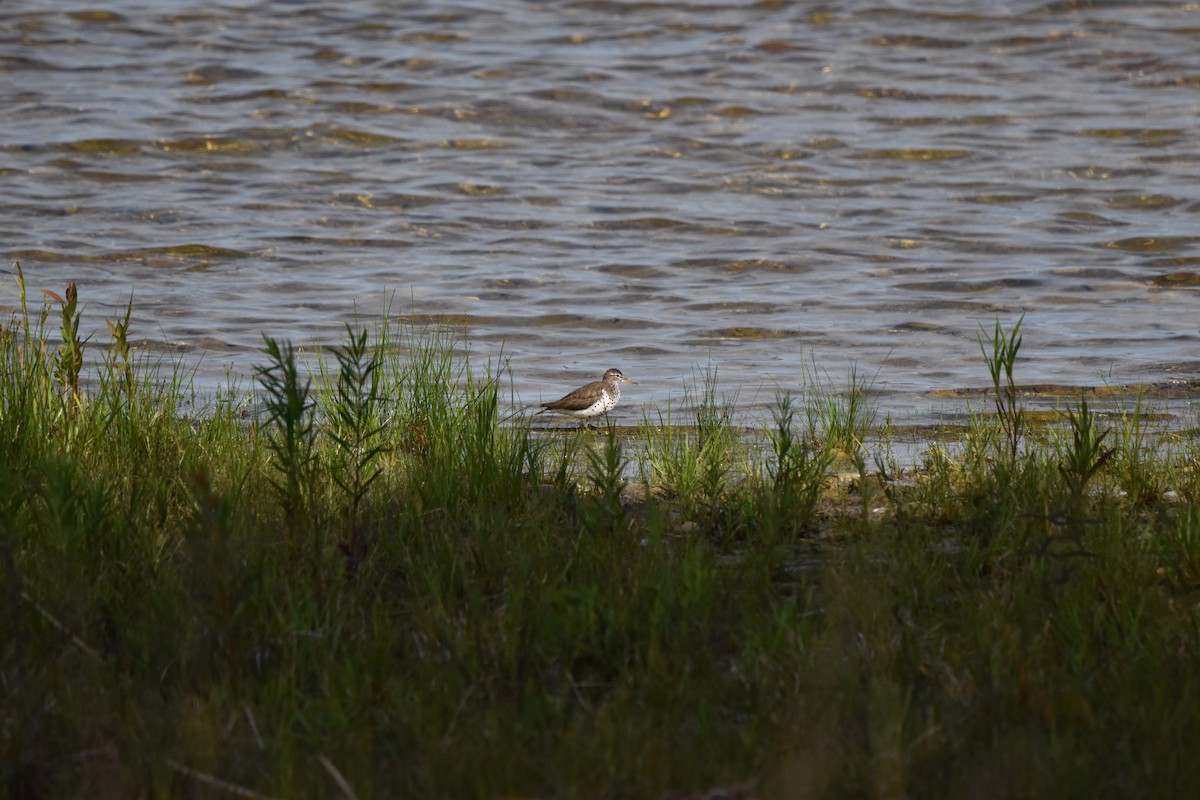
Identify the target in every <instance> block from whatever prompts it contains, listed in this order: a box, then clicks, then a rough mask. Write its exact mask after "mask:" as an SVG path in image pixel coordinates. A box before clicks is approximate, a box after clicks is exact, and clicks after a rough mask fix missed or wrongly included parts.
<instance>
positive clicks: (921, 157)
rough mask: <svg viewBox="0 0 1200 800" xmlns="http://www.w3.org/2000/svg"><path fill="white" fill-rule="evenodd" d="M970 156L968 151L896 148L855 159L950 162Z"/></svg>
mask: <svg viewBox="0 0 1200 800" xmlns="http://www.w3.org/2000/svg"><path fill="white" fill-rule="evenodd" d="M971 154H972V153H971V151H970V150H954V149H935V148H928V147H898V148H892V149H889V150H868V151H867V152H865V153H859V154H858V155H857V156H856V158H867V159H885V160H896V161H950V160H953V159H956V158H966V157H967V156H969V155H971Z"/></svg>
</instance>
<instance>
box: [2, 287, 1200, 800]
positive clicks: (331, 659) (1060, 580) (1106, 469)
mask: <svg viewBox="0 0 1200 800" xmlns="http://www.w3.org/2000/svg"><path fill="white" fill-rule="evenodd" d="M20 291H21V301H22V303H21V306H20V310H19V311H18V312H17V313H16V314H15V315H14V316H13V318H12V319H11V320H9V322H8V323H7V324H5V325H4V327H3V329H2V330H0V402H2V405H0V795H3V796H7V797H13V798H18V797H19V798H27V797H74V796H87V797H99V798H106V797H121V798H126V797H140V796H164V797H167V796H169V797H176V796H184V797H225V796H247V797H257V796H266V797H288V798H293V797H301V798H302V797H357V798H369V797H398V796H405V797H439V798H440V797H463V798H475V797H478V798H494V797H505V796H520V797H571V798H575V797H580V798H609V797H648V798H658V797H678V796H686V795H687V794H688V793H706V792H709V791H712V790H716V789H719V788H727V789H730V790H731V791H732V790H733V789H735V788H737V787H742V788H744V789H745V790H746V791H749V790H750V789H748V788H746V787H753V791H755V792H756V793H757V795H758V796H762V797H779V798H791V797H804V796H826V797H862V796H877V797H899V796H913V797H964V796H980V795H984V796H1023V797H1024V796H1050V795H1054V796H1088V797H1093V796H1101V797H1103V796H1114V797H1126V796H1153V797H1170V796H1178V797H1190V796H1191V795H1192V793H1193V791H1194V787H1195V785H1196V783H1197V780H1198V779H1200V761H1198V760H1197V759H1196V758H1195V751H1196V746H1197V743H1200V713H1198V711H1200V677H1198V676H1200V669H1198V668H1200V623H1198V619H1200V614H1198V610H1200V477H1198V474H1200V469H1198V468H1197V465H1198V464H1200V457H1198V454H1200V447H1198V446H1197V443H1196V440H1195V438H1194V436H1188V435H1184V434H1180V433H1171V432H1168V431H1163V430H1156V429H1154V428H1152V427H1151V426H1150V425H1149V423H1148V419H1147V417H1148V414H1147V413H1146V410H1145V409H1144V408H1143V406H1142V404H1141V402H1140V401H1137V402H1136V403H1135V404H1133V405H1132V406H1122V407H1119V408H1118V410H1117V413H1116V414H1111V413H1110V414H1107V415H1104V414H1101V413H1099V412H1098V411H1097V410H1096V409H1095V408H1092V407H1089V406H1088V405H1087V404H1086V403H1083V402H1081V403H1080V404H1079V405H1078V406H1071V407H1070V408H1069V409H1067V410H1066V411H1065V412H1064V414H1063V415H1062V416H1061V419H1060V420H1059V421H1058V422H1056V423H1053V424H1049V425H1047V426H1045V427H1043V428H1042V429H1040V430H1038V431H1036V432H1034V431H1032V429H1031V427H1030V423H1029V421H1028V420H1026V419H1024V418H1023V416H1022V413H1021V411H1022V410H1021V409H1020V407H1019V402H1018V398H1019V395H1018V393H1017V392H1015V391H1009V389H1008V387H1009V385H1010V383H1009V379H1008V377H1007V376H1008V375H1010V374H1011V372H1012V370H1011V366H1012V362H1013V361H1015V357H1016V345H1018V344H1019V339H1016V340H1015V341H1014V338H1015V337H1016V334H1017V329H1015V328H1014V330H1013V331H1012V333H1011V334H1009V333H1006V332H1004V330H1003V328H1001V327H1000V326H999V325H998V326H997V336H996V338H995V341H994V343H993V344H994V347H995V349H994V350H993V351H992V352H991V353H988V352H987V350H986V348H985V362H986V366H987V370H988V372H990V373H991V374H992V376H993V382H994V385H995V388H996V391H997V397H998V403H997V408H996V411H997V415H996V416H985V415H982V414H979V415H976V416H975V417H974V418H973V420H972V424H971V426H970V428H969V429H968V430H967V431H966V433H965V435H964V439H963V441H962V443H961V445H960V446H959V447H957V448H956V449H947V448H944V447H932V448H931V449H930V450H929V451H927V454H926V457H925V459H926V460H925V463H924V465H923V466H922V467H921V468H919V469H910V470H907V471H902V470H900V469H899V468H897V467H895V466H894V465H890V466H888V467H887V468H886V469H882V467H883V465H885V464H886V462H887V456H886V454H883V455H881V454H877V455H876V458H875V461H876V464H877V465H879V466H880V467H881V469H880V471H879V473H876V474H868V473H867V472H866V467H865V466H864V464H865V458H866V455H865V453H866V450H865V447H864V445H863V442H864V441H865V440H866V439H867V437H868V435H876V434H878V432H874V431H870V430H868V425H867V424H866V422H867V421H869V420H872V419H873V418H874V412H873V411H872V410H871V409H870V408H869V406H868V405H867V404H866V402H867V394H866V392H865V389H866V388H868V387H865V386H863V385H861V383H860V382H859V381H858V379H857V378H856V377H855V376H854V373H853V371H852V372H851V387H850V390H849V393H848V394H840V395H839V394H836V393H834V392H833V390H832V389H831V388H830V387H829V386H813V387H805V391H801V392H799V393H797V394H795V395H791V394H780V395H779V396H778V397H777V399H776V403H775V408H774V409H773V412H772V414H771V418H770V419H769V420H766V421H764V423H763V427H762V430H760V431H752V432H745V431H739V430H735V429H734V428H732V426H731V423H730V421H729V420H730V416H729V415H728V414H727V413H725V412H726V411H727V409H728V406H729V404H730V403H731V402H732V401H730V400H729V399H725V400H721V401H719V400H718V399H717V398H718V396H719V387H718V385H717V379H716V378H717V376H716V371H715V369H709V370H708V371H706V372H705V373H704V376H703V380H702V381H699V380H698V382H700V383H701V387H700V388H698V389H697V390H696V392H695V394H694V396H693V397H689V398H687V401H688V402H685V403H684V404H683V406H682V408H674V409H667V410H665V411H664V412H663V414H662V416H661V417H660V418H658V419H656V420H654V422H653V423H652V422H651V421H650V420H646V421H645V422H644V424H643V425H642V427H641V430H639V431H636V432H633V433H634V434H636V436H631V435H630V434H628V433H625V434H623V433H622V432H620V431H618V430H616V429H613V428H610V429H609V430H608V431H606V433H607V435H606V436H597V435H595V434H587V433H579V432H575V431H570V432H567V433H565V434H562V435H543V434H538V433H535V432H534V431H533V430H531V428H530V425H529V422H528V419H527V418H526V417H524V416H521V415H518V416H516V417H512V418H504V416H503V412H502V408H503V407H504V404H503V403H502V402H501V388H502V379H503V375H502V372H503V371H502V370H500V369H497V368H494V367H491V366H490V365H489V367H487V368H485V369H483V370H477V369H474V368H473V367H472V365H471V364H470V361H469V356H467V355H464V354H463V349H462V347H460V344H461V343H460V342H459V341H458V340H456V339H455V337H454V335H453V333H452V332H451V331H450V330H449V329H446V328H439V327H436V326H434V327H425V328H413V327H404V326H400V325H398V324H396V323H394V322H391V321H388V320H386V319H385V320H384V321H381V322H380V323H378V324H377V325H376V326H374V327H373V328H369V329H353V328H351V329H347V333H346V342H345V343H344V344H342V345H341V346H340V347H337V348H330V349H327V350H325V351H323V352H322V353H321V355H320V357H319V358H318V359H317V363H316V364H303V363H301V362H299V361H298V360H297V354H296V351H295V349H294V348H293V347H292V346H291V345H290V344H289V343H286V342H277V341H274V340H272V339H270V338H267V339H266V340H265V342H264V351H263V356H262V365H261V367H260V368H259V369H258V370H257V372H256V376H257V377H256V381H257V382H256V387H255V391H254V392H253V393H247V394H246V396H239V395H237V393H229V394H227V395H225V396H223V397H221V398H219V399H218V401H217V402H215V403H213V404H211V405H210V406H208V407H206V408H205V409H204V411H203V413H198V412H197V413H187V412H186V409H188V408H190V407H191V405H190V402H191V392H190V389H189V387H188V385H187V380H186V375H183V374H182V373H181V372H180V371H179V370H178V369H174V370H172V369H171V368H170V367H169V365H168V366H167V367H166V368H165V369H164V365H162V364H154V363H148V362H146V361H145V360H144V359H143V358H141V357H140V356H139V354H138V353H137V352H136V351H134V350H133V349H132V348H131V347H130V346H129V341H130V338H129V337H130V335H131V332H130V319H131V315H130V313H129V309H128V308H127V309H126V310H125V312H124V314H123V317H122V318H121V319H117V320H115V321H109V323H108V331H109V336H110V342H109V343H108V345H107V346H105V345H102V344H100V343H98V342H95V341H92V340H91V339H90V338H83V336H82V335H81V330H86V328H87V325H81V322H80V320H81V317H82V313H81V306H80V304H79V299H78V297H77V295H76V293H75V291H74V290H73V289H72V290H70V291H69V292H68V293H67V295H66V296H62V297H59V296H52V297H49V298H48V301H47V304H46V305H44V306H43V307H41V308H40V309H36V310H32V311H31V310H30V309H29V308H28V307H27V305H26V297H25V290H24V286H23V285H22V286H21V287H20ZM52 319H53V320H55V322H54V323H51V320H52ZM102 348H103V349H102ZM90 351H99V353H98V355H99V356H100V357H99V358H89V355H91V353H90ZM164 374H165V375H168V379H167V380H165V381H164V380H162V378H161V376H163V375H164ZM1011 385H1012V386H1014V387H1015V384H1011ZM887 436H888V432H887V431H886V425H885V430H884V431H883V432H882V433H881V434H878V436H877V438H878V439H880V440H882V441H883V442H884V443H885V445H886V440H887ZM635 439H637V440H638V441H640V443H641V445H643V447H644V451H642V452H641V453H634V452H633V450H632V448H631V447H630V446H629V445H630V444H631V442H633V441H634V440H635ZM846 457H849V458H850V462H851V465H852V466H854V467H855V469H854V472H853V473H851V474H854V475H857V476H858V478H857V480H855V481H852V482H850V483H846V482H834V481H832V480H831V479H830V472H831V471H832V470H834V469H837V468H838V464H839V459H844V458H846ZM631 463H636V464H637V470H636V472H637V473H638V474H639V476H640V478H641V481H640V482H639V484H637V485H628V484H627V481H628V476H629V473H630V470H631V467H630V464H631ZM1167 490H1170V492H1168V493H1167V494H1165V495H1164V492H1167ZM700 796H705V795H704V794H701V795H700ZM713 796H716V795H713Z"/></svg>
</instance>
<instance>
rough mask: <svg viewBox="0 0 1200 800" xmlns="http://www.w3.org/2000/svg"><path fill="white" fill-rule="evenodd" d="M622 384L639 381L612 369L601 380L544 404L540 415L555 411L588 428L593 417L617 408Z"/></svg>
mask: <svg viewBox="0 0 1200 800" xmlns="http://www.w3.org/2000/svg"><path fill="white" fill-rule="evenodd" d="M622 383H635V384H636V383H637V381H631V380H629V378H626V377H625V376H624V375H622V374H621V370H619V369H610V370H609V371H608V372H606V373H604V377H603V378H601V379H600V380H598V381H593V382H591V383H589V384H587V385H586V386H580V387H579V388H578V389H576V390H575V391H573V392H571V393H570V394H569V395H567V396H566V397H564V398H562V399H561V400H552V401H551V402H549V403H542V410H541V411H539V412H538V413H539V414H545V413H546V412H547V411H554V412H557V413H559V414H566V415H567V416H569V417H574V418H575V419H577V420H580V421H581V422H582V424H583V427H585V428H587V427H589V426H588V420H590V419H591V418H592V417H598V416H600V415H601V414H607V413H608V412H609V411H612V410H613V409H614V408H616V406H617V401H619V400H620V399H621V384H622Z"/></svg>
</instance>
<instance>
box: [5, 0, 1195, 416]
mask: <svg viewBox="0 0 1200 800" xmlns="http://www.w3.org/2000/svg"><path fill="white" fill-rule="evenodd" d="M1198 37H1200V10H1198V9H1197V6H1195V5H1193V4H1182V3H1176V2H1170V3H1168V2H1124V3H1123V2H1084V1H1082V0H1080V2H1065V1H1064V2H1002V3H996V2H917V1H916V0H913V1H912V2H902V1H900V0H872V1H870V2H866V1H862V2H859V1H857V0H850V1H848V2H829V3H825V4H812V3H794V2H782V0H762V1H761V2H732V0H726V2H703V0H695V1H693V2H675V1H674V0H661V1H660V2H625V1H624V0H575V1H574V2H572V1H571V0H567V1H566V2H556V3H539V2H529V1H528V0H525V1H521V0H487V2H482V1H479V2H474V1H472V0H466V1H463V2H409V3H404V4H392V3H385V2H379V1H375V2H372V1H370V0H349V1H348V2H340V3H330V2H304V1H303V0H301V1H299V2H288V3H268V2H215V3H214V2H208V3H198V2H185V1H184V0H171V1H169V2H160V1H158V0H156V2H148V0H143V1H142V2H136V1H135V0H127V1H123V0H108V2H105V1H104V0H101V2H100V3H97V4H78V3H72V2H68V3H62V2H57V1H56V2H49V1H48V0H26V1H25V2H22V3H17V4H6V5H5V6H4V7H2V8H0V89H2V91H0V176H3V192H0V206H2V211H3V213H0V249H2V252H3V254H4V255H5V256H6V258H7V260H8V261H9V262H11V261H20V263H21V264H22V266H23V267H24V269H25V271H26V274H27V277H28V280H29V283H30V285H31V286H33V287H34V288H36V289H42V288H52V289H56V290H59V291H61V288H62V287H63V286H64V285H65V283H66V282H67V281H68V280H74V281H76V282H77V283H78V284H79V285H80V293H81V297H82V298H83V300H84V301H85V303H86V313H87V314H88V316H87V317H85V327H86V326H87V325H88V324H89V323H90V324H91V325H92V327H93V328H94V329H96V330H97V331H98V333H97V338H98V339H101V338H102V336H101V335H100V332H103V330H104V326H103V323H102V322H101V321H100V320H101V318H102V317H104V316H108V317H110V318H111V316H112V315H113V314H114V313H115V309H116V308H117V307H119V306H123V305H124V303H125V302H126V301H127V300H128V298H129V296H130V295H131V294H132V296H133V298H134V303H135V318H134V326H135V328H134V330H135V334H136V333H139V331H140V336H142V337H144V338H145V339H148V340H154V341H157V342H166V343H169V345H170V346H171V347H172V348H174V349H175V351H176V352H180V353H182V354H183V357H184V358H185V359H186V360H187V361H188V363H190V364H193V365H196V364H198V367H197V369H198V372H197V375H198V377H199V379H200V381H201V383H207V384H209V385H212V386H214V387H215V386H217V385H219V384H221V383H222V382H224V381H225V379H226V373H227V370H232V372H233V373H234V374H235V375H241V376H243V378H245V377H246V376H249V375H250V374H251V366H252V365H253V364H254V363H257V362H258V361H259V360H260V356H259V353H258V348H259V346H260V344H261V335H262V333H263V332H268V333H271V334H272V335H275V336H283V337H290V338H292V339H294V340H296V341H297V342H302V343H333V342H336V341H338V340H340V338H341V333H342V329H343V325H344V323H345V322H346V321H347V320H351V319H353V318H354V316H355V314H356V313H363V314H367V315H369V316H376V315H378V314H379V313H381V312H382V311H383V309H384V308H385V305H386V297H387V296H388V294H389V293H392V292H394V293H395V295H396V300H397V305H398V306H399V308H397V309H396V310H402V311H404V312H405V313H415V314H417V315H439V314H447V315H454V317H455V318H457V319H461V320H464V321H465V322H466V323H467V326H466V338H467V340H468V341H469V342H470V346H471V348H472V351H473V352H474V353H475V354H476V355H478V356H481V357H487V356H492V357H500V356H502V357H503V358H505V359H508V362H509V364H510V367H511V373H512V380H513V386H514V388H515V390H516V392H517V395H518V397H519V399H520V401H522V402H525V403H536V402H539V401H540V400H546V399H551V398H553V397H557V396H558V395H559V394H561V393H562V392H563V391H565V390H567V389H570V388H572V386H574V385H577V384H578V383H581V382H583V381H587V380H593V379H595V378H597V377H599V375H600V373H601V372H603V370H604V369H605V368H607V367H609V366H619V367H620V368H621V369H622V370H624V371H625V373H626V374H628V375H630V376H632V377H634V378H635V379H637V380H638V381H639V384H640V385H639V387H638V389H637V390H631V391H630V392H629V393H628V398H627V400H626V402H625V406H623V411H624V413H625V414H627V415H628V417H627V419H628V418H631V417H635V416H636V414H637V409H638V407H639V404H650V405H649V406H646V405H643V407H650V406H653V405H655V404H661V403H665V402H666V401H667V400H668V399H669V398H671V399H674V398H677V397H678V396H679V395H680V392H681V390H682V389H683V387H684V385H685V384H687V383H690V382H691V380H692V375H693V371H694V369H696V368H697V367H699V368H703V366H704V365H705V364H710V363H711V364H712V365H713V366H715V367H716V368H717V369H718V371H719V377H720V382H721V385H722V386H723V387H724V388H725V389H727V390H730V391H736V393H737V402H738V403H739V405H741V406H742V407H745V408H755V407H758V408H761V407H762V406H764V405H765V404H769V403H770V402H771V400H772V398H773V395H774V392H775V390H776V388H784V389H795V388H797V387H799V385H800V384H801V381H802V380H803V378H804V375H805V372H806V371H811V370H812V364H813V363H814V362H815V363H816V364H817V365H819V367H820V369H821V370H828V371H829V372H830V375H831V377H832V378H833V379H834V380H835V381H837V380H841V379H842V378H844V375H845V372H846V369H847V368H848V367H849V365H850V364H852V363H854V364H857V365H858V371H859V374H860V375H871V374H875V373H876V370H878V375H877V378H876V384H875V389H876V390H877V391H878V395H877V397H878V400H879V402H880V404H881V407H882V408H883V410H885V411H888V412H890V413H892V414H893V415H895V416H896V417H897V418H898V419H901V420H912V421H920V420H923V419H928V418H930V417H934V416H936V415H937V414H938V413H939V409H941V408H942V406H941V405H940V404H941V403H942V402H943V401H940V400H937V399H936V398H935V397H934V396H933V395H932V394H930V393H931V392H934V391H935V390H939V389H948V388H954V387H964V386H979V385H981V384H983V383H985V382H986V377H985V375H986V373H985V371H984V369H983V366H982V362H981V357H980V353H979V345H978V342H977V335H978V333H979V330H980V326H981V325H983V326H985V327H990V326H991V325H992V324H993V323H994V320H996V319H997V318H1000V319H1002V320H1005V321H1007V322H1010V323H1011V322H1012V321H1015V320H1016V318H1017V317H1018V316H1019V315H1020V314H1022V313H1024V314H1026V321H1025V327H1024V332H1025V345H1024V347H1023V348H1022V351H1021V356H1022V363H1021V365H1020V367H1019V375H1018V377H1019V379H1021V380H1022V381H1025V382H1030V383H1035V382H1039V383H1056V384H1071V385H1080V386H1085V385H1096V384H1098V383H1106V382H1107V383H1111V384H1124V383H1155V384H1160V385H1165V384H1171V383H1177V384H1180V385H1185V386H1190V385H1192V384H1193V383H1195V381H1196V378H1197V375H1198V374H1200V350H1198V348H1197V341H1198V338H1200V322H1198V319H1197V315H1196V313H1195V312H1196V308H1197V302H1196V300H1197V292H1200V266H1198V260H1200V247H1198V244H1200V229H1198V228H1197V224H1196V223H1197V214H1198V212H1200V196H1198V190H1197V187H1198V186H1200V174H1198V173H1200V168H1198V166H1200V147H1198V146H1197V126H1196V122H1197V111H1198V109H1200V47H1197V42H1198V41H1200V38H1198ZM6 268H7V265H6ZM10 271H11V270H10ZM7 283H8V284H9V286H10V288H9V289H6V290H5V291H4V294H3V295H2V296H0V304H2V305H3V307H5V308H11V307H12V306H13V304H14V303H15V297H14V294H13V292H12V290H11V287H12V285H13V284H12V281H11V280H9V281H7ZM485 360H486V358H485Z"/></svg>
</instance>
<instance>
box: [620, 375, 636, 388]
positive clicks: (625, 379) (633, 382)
mask: <svg viewBox="0 0 1200 800" xmlns="http://www.w3.org/2000/svg"><path fill="white" fill-rule="evenodd" d="M621 380H623V381H625V382H626V383H632V384H633V385H634V386H637V381H631V380H629V378H626V377H625V376H624V375H622V376H621Z"/></svg>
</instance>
